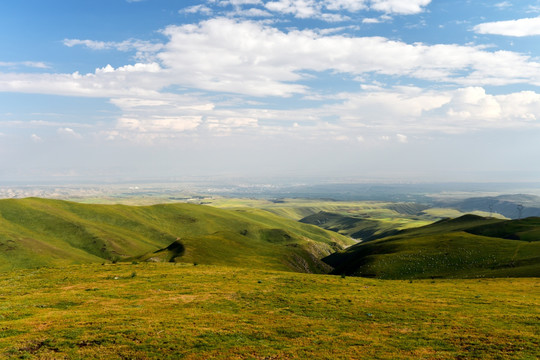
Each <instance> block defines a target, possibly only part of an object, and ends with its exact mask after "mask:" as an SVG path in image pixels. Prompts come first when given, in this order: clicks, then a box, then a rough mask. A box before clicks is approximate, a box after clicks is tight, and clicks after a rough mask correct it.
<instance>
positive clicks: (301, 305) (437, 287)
mask: <svg viewBox="0 0 540 360" xmlns="http://www.w3.org/2000/svg"><path fill="white" fill-rule="evenodd" d="M0 299H1V302H0V328H1V332H0V357H2V358H14V359H16V358H19V359H362V358H366V359H367V358H369V359H523V360H525V359H531V360H532V359H537V358H538V357H539V356H540V350H539V349H540V335H539V332H538V329H539V328H538V322H539V319H540V312H539V309H540V283H539V282H538V279H480V280H437V281H432V280H423V281H413V282H410V281H391V280H386V281H384V280H374V279H363V278H351V277H347V278H342V277H339V276H328V275H314V274H301V273H292V272H279V271H265V270H256V269H249V270H247V269H241V268H232V267H218V266H207V265H198V266H193V265H188V264H172V263H158V264H155V263H140V264H107V265H103V266H102V265H95V264H94V265H78V266H68V267H65V268H62V269H58V268H41V269H37V270H18V271H13V272H10V273H4V274H0Z"/></svg>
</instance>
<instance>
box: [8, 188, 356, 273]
mask: <svg viewBox="0 0 540 360" xmlns="http://www.w3.org/2000/svg"><path fill="white" fill-rule="evenodd" d="M174 244H176V245H174ZM349 244H351V240H349V239H347V238H346V237H343V236H341V235H339V234H335V233H331V232H328V231H325V230H323V229H319V228H317V227H315V226H311V225H307V224H301V223H297V222H295V221H292V220H288V219H284V218H281V217H279V216H276V215H274V214H271V213H268V212H265V211H262V210H256V209H247V210H234V211H231V210H221V209H216V208H212V207H208V206H201V205H192V204H167V205H154V206H139V207H134V206H126V205H90V204H79V203H73V202H67V201H60V200H48V199H38V198H27V199H20V200H12V199H9V200H0V271H3V270H11V269H15V268H34V267H40V266H48V265H65V264H69V263H85V262H103V261H104V260H122V259H125V260H132V259H143V260H145V259H152V260H153V261H156V260H157V261H176V262H178V261H180V262H191V263H201V264H220V265H233V266H247V267H256V268H269V269H276V270H295V271H303V272H325V271H328V270H329V267H328V265H326V264H324V263H322V262H321V261H320V260H319V259H320V258H322V257H324V256H326V255H328V254H330V253H332V252H333V251H335V250H336V249H340V248H342V247H343V246H345V245H349ZM180 250H181V251H180ZM156 252H157V253H156ZM141 254H151V256H148V255H145V256H142V257H140V256H141Z"/></svg>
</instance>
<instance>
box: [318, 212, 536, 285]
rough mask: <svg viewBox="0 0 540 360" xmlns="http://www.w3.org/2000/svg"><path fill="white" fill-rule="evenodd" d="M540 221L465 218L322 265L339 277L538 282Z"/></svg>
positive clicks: (341, 253) (343, 254)
mask: <svg viewBox="0 0 540 360" xmlns="http://www.w3.org/2000/svg"><path fill="white" fill-rule="evenodd" d="M538 234H540V219H539V218H528V219H523V220H499V219H492V218H483V217H479V216H474V215H465V216H462V217H460V218H457V219H447V220H441V221H438V222H436V223H434V224H431V225H428V226H424V227H421V228H416V229H408V230H403V231H401V232H399V233H398V234H396V235H394V236H389V237H386V238H383V239H378V240H374V241H371V242H368V243H360V244H357V245H354V246H351V247H350V248H348V249H346V250H344V251H339V252H337V253H335V254H332V255H330V256H328V257H326V258H325V259H323V261H325V262H326V263H328V264H329V265H331V266H332V267H334V268H335V270H334V272H335V273H337V274H347V275H357V276H366V277H377V278H390V279H411V278H429V277H446V278H453V277H459V278H469V277H483V276H487V277H506V276H511V277H522V276H540V241H538V240H540V237H539V236H537V235H538Z"/></svg>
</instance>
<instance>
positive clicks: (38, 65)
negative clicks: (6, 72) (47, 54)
mask: <svg viewBox="0 0 540 360" xmlns="http://www.w3.org/2000/svg"><path fill="white" fill-rule="evenodd" d="M21 66H23V67H29V68H36V69H49V68H50V66H49V65H47V64H45V63H44V62H41V61H20V62H12V61H10V62H6V61H0V67H21Z"/></svg>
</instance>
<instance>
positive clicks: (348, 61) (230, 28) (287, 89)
mask: <svg viewBox="0 0 540 360" xmlns="http://www.w3.org/2000/svg"><path fill="white" fill-rule="evenodd" d="M163 34H164V35H166V36H167V37H168V38H169V40H168V42H167V43H166V44H164V45H163V46H162V47H160V49H161V50H160V51H159V52H157V53H156V54H155V61H152V62H137V63H135V64H133V65H126V66H120V67H118V68H113V67H112V66H110V65H108V66H105V67H102V68H98V69H97V70H96V71H95V73H89V74H79V73H74V74H13V73H9V74H1V73H0V91H16V92H38V93H52V94H61V95H77V96H100V97H104V96H105V97H106V96H110V97H115V96H118V94H122V93H123V94H124V95H125V94H138V95H141V94H155V93H156V92H160V91H161V89H163V88H165V87H167V86H171V85H175V86H185V87H190V88H196V89H202V90H208V91H212V92H220V91H221V92H228V93H238V94H245V95H252V96H260V97H263V96H281V97H287V96H292V95H294V94H307V93H308V92H309V88H308V87H307V86H306V85H304V84H303V83H302V81H303V80H305V79H307V78H308V76H306V75H305V72H306V71H309V72H314V73H315V74H316V73H319V72H325V71H332V72H334V73H344V74H350V75H353V76H364V75H369V76H372V75H386V76H395V77H399V76H406V77H410V78H416V79H422V80H428V81H433V82H438V83H451V84H458V85H463V86H484V85H508V84H518V83H527V84H530V85H537V86H538V85H540V63H538V62H535V61H534V60H533V59H531V58H530V57H529V56H527V55H522V54H519V53H515V52H510V51H494V52H493V51H488V50H486V49H482V48H478V47H473V46H466V45H455V44H439V45H426V44H422V43H414V44H408V43H405V42H401V41H394V40H389V39H387V38H384V37H350V36H345V35H333V34H325V33H321V32H314V31H310V30H303V31H299V30H290V31H288V32H285V31H281V30H279V29H277V28H275V27H272V26H269V25H264V24H261V23H258V22H252V21H235V20H232V19H227V18H216V19H211V20H208V21H203V22H201V23H199V24H190V25H183V26H169V27H167V28H166V29H164V30H163ZM309 76H313V75H309Z"/></svg>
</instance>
